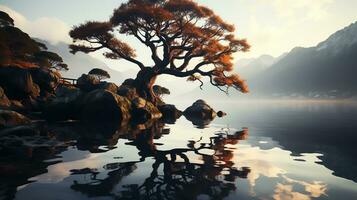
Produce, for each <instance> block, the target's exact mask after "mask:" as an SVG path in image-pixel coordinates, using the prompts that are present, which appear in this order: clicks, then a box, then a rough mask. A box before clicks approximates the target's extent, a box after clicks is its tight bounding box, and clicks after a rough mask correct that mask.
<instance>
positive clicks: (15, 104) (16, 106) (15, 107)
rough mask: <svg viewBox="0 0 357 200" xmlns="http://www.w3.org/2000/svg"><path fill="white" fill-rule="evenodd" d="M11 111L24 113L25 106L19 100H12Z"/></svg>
mask: <svg viewBox="0 0 357 200" xmlns="http://www.w3.org/2000/svg"><path fill="white" fill-rule="evenodd" d="M10 102H11V106H10V108H11V110H15V111H22V110H24V109H25V106H24V105H23V104H22V103H21V101H18V100H11V101H10Z"/></svg>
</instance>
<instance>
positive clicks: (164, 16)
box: [70, 0, 250, 92]
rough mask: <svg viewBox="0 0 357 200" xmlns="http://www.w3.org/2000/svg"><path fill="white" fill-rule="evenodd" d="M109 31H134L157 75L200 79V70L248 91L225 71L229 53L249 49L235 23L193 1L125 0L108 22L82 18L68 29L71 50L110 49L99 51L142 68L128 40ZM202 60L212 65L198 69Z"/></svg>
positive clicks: (220, 84)
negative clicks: (82, 22)
mask: <svg viewBox="0 0 357 200" xmlns="http://www.w3.org/2000/svg"><path fill="white" fill-rule="evenodd" d="M114 31H118V33H120V34H125V35H131V36H134V37H135V38H136V39H138V40H139V41H140V42H141V43H143V44H144V45H145V46H147V47H148V48H149V50H150V51H151V53H152V55H151V58H152V59H153V61H154V65H153V66H152V68H153V69H154V70H153V71H154V72H155V73H157V74H156V75H160V74H169V75H174V76H178V77H188V79H187V80H189V81H200V82H201V83H202V84H203V82H202V81H201V80H200V79H201V77H200V78H198V76H196V75H200V76H202V77H208V78H210V80H211V83H212V84H213V85H215V86H217V87H233V88H235V89H237V90H239V91H241V92H248V89H247V85H246V83H245V81H244V80H242V79H241V78H240V77H239V76H238V75H236V74H232V75H228V74H227V75H226V74H225V73H227V72H231V71H233V66H234V65H233V54H234V53H236V52H239V51H242V52H245V51H248V50H249V48H250V45H249V44H248V43H247V41H246V40H245V39H238V38H236V37H235V35H234V31H235V27H234V25H232V24H229V23H226V22H225V21H224V20H223V19H222V18H221V17H220V16H218V15H216V14H215V13H214V12H213V11H212V10H211V9H209V8H207V7H205V6H201V5H199V4H197V3H196V2H194V1H192V0H129V1H128V2H127V3H123V4H121V6H119V8H117V9H115V10H114V13H113V15H112V16H111V18H110V20H109V21H108V22H87V23H85V24H81V25H79V26H76V27H74V28H73V30H71V32H70V35H71V37H72V38H73V39H74V42H75V43H74V44H73V45H71V46H70V47H71V49H72V52H74V53H75V52H77V51H82V52H85V53H89V52H93V51H97V50H99V49H102V48H104V49H108V50H109V52H106V53H104V55H105V56H106V57H107V58H111V59H121V58H122V59H125V60H127V61H129V62H132V63H134V64H136V65H138V66H139V67H140V69H141V70H145V68H146V67H147V66H145V65H144V64H143V63H142V62H140V61H139V60H136V59H135V56H136V55H135V51H134V50H133V49H132V48H131V47H130V45H129V44H127V43H124V42H122V41H120V40H119V39H117V38H115V34H114ZM159 52H162V55H158V53H159ZM194 59H196V60H199V61H198V64H197V62H192V60H194ZM176 61H178V62H176ZM193 63H195V65H194V66H192V65H193ZM178 64H180V65H178ZM207 65H212V66H213V67H214V70H211V71H207V70H203V69H204V68H203V67H204V66H207ZM205 69H206V68H205ZM212 80H213V81H212Z"/></svg>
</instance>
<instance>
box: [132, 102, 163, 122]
mask: <svg viewBox="0 0 357 200" xmlns="http://www.w3.org/2000/svg"><path fill="white" fill-rule="evenodd" d="M161 117H162V113H161V112H160V110H159V109H158V108H157V107H156V106H155V105H154V104H152V103H151V102H149V101H146V100H145V99H143V98H140V97H137V98H135V99H134V100H133V106H132V120H133V121H134V122H135V123H144V122H146V121H148V120H152V119H159V118H161Z"/></svg>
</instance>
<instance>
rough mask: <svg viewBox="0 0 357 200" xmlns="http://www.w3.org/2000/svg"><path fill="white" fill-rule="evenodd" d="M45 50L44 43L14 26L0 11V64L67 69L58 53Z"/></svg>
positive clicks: (12, 21)
mask: <svg viewBox="0 0 357 200" xmlns="http://www.w3.org/2000/svg"><path fill="white" fill-rule="evenodd" d="M46 50H47V47H46V45H44V44H42V43H40V42H37V41H36V40H34V39H32V38H31V37H30V36H29V35H28V34H27V33H25V32H23V31H22V30H20V29H19V28H17V27H14V20H13V19H12V18H11V17H10V16H9V15H8V14H7V13H5V12H2V11H0V66H1V65H2V66H9V65H12V66H20V67H23V68H26V67H47V68H52V69H57V70H62V69H64V70H67V69H68V66H67V65H66V64H65V63H63V60H62V58H61V57H60V56H59V55H58V54H56V53H53V52H50V51H46Z"/></svg>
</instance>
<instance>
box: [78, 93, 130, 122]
mask: <svg viewBox="0 0 357 200" xmlns="http://www.w3.org/2000/svg"><path fill="white" fill-rule="evenodd" d="M82 104H83V109H82V114H81V116H82V119H83V120H84V121H86V122H109V121H113V122H116V121H117V122H120V121H127V120H128V119H129V118H130V110H131V102H130V101H129V100H128V99H127V98H125V97H122V96H119V95H117V94H115V93H113V92H110V91H108V90H101V89H97V90H94V91H92V92H89V93H88V94H86V96H85V98H84V100H83V102H82Z"/></svg>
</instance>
